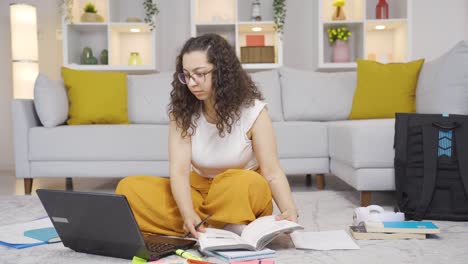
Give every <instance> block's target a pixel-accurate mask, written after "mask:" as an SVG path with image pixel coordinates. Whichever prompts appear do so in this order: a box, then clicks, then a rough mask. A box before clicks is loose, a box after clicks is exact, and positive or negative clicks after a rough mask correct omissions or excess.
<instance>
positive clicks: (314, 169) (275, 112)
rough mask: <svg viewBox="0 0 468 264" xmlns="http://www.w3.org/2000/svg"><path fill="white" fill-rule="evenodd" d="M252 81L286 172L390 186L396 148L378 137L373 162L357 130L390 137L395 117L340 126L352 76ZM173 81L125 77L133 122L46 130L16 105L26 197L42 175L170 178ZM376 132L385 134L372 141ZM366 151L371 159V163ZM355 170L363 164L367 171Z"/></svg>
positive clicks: (26, 104)
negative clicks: (265, 106)
mask: <svg viewBox="0 0 468 264" xmlns="http://www.w3.org/2000/svg"><path fill="white" fill-rule="evenodd" d="M252 77H253V79H254V81H255V82H256V83H257V84H258V86H259V87H260V88H261V89H262V92H263V94H264V96H265V98H266V101H267V103H268V111H269V114H270V116H271V119H272V120H273V125H274V129H275V133H276V137H277V141H278V154H279V158H280V162H281V165H282V167H283V169H284V171H285V173H286V174H288V175H296V174H302V175H309V177H310V175H311V174H315V175H316V180H317V185H318V188H319V189H321V188H323V184H324V179H323V177H324V174H326V173H330V172H332V173H335V174H337V175H338V176H339V177H340V175H341V174H343V175H342V177H340V178H342V179H344V180H345V181H346V182H348V183H349V184H351V185H352V186H353V187H355V188H356V189H357V190H359V191H372V190H391V189H392V188H394V185H393V180H392V179H391V176H392V175H391V173H389V171H390V170H391V167H392V166H393V163H392V151H393V150H392V148H388V147H387V145H388V144H386V143H387V140H380V139H379V138H376V140H375V141H376V144H379V143H381V144H384V145H385V148H380V149H384V150H385V152H388V153H387V154H386V155H384V157H382V158H385V159H388V160H385V161H384V162H381V161H378V160H375V162H374V161H373V160H372V158H376V157H375V155H372V154H371V153H368V152H367V149H366V146H364V145H362V146H357V145H356V144H355V143H354V141H356V140H362V137H361V136H362V135H361V134H359V133H360V132H361V131H362V129H361V127H366V129H371V127H372V126H374V124H375V126H377V127H381V124H383V123H385V124H388V128H384V129H385V130H388V131H389V132H388V133H386V134H385V139H387V136H391V134H392V133H391V131H393V130H392V129H391V126H392V120H368V121H364V122H360V121H358V122H356V121H338V120H346V118H347V116H348V115H349V112H350V109H351V104H352V97H353V93H354V89H355V83H356V75H355V73H313V72H306V71H298V70H294V69H288V68H283V69H279V70H271V71H265V72H258V73H254V74H252ZM171 78H172V73H169V72H165V73H160V74H153V75H146V76H138V75H135V76H131V75H130V76H129V77H128V110H129V119H130V120H131V122H132V124H130V125H79V126H68V125H60V126H57V127H51V128H50V127H43V126H42V125H41V123H40V121H39V118H38V117H37V114H36V111H35V108H34V103H33V101H32V100H13V103H12V112H13V129H14V150H15V162H16V176H17V177H18V178H23V179H25V192H26V193H30V191H31V186H32V179H34V178H39V177H60V178H74V177H125V176H128V175H136V174H145V175H157V176H168V175H169V170H168V157H167V147H168V146H167V137H168V134H167V133H168V129H167V124H168V118H167V113H166V106H167V104H168V102H169V91H170V89H171V86H170V81H171ZM380 135H384V134H380V133H379V134H377V135H376V136H380ZM345 136H347V138H346V137H345ZM374 147H375V145H374ZM363 149H364V150H363ZM354 152H356V153H354ZM367 154H371V156H369V158H370V161H369V159H367V158H366V155H367ZM361 159H364V160H366V162H364V163H362V162H361V161H360V160H361ZM330 165H332V166H330ZM356 166H357V167H356ZM359 166H365V170H364V171H361V170H360V167H359ZM363 168H364V167H363ZM374 169H375V171H376V172H377V173H378V174H379V173H383V176H381V175H375V176H374V179H375V180H371V181H370V182H371V183H366V184H362V181H361V180H358V179H360V177H367V176H366V175H368V174H369V173H371V172H369V170H371V171H373V170H374ZM372 173H373V172H372ZM344 174H346V176H345V175H344ZM361 174H363V175H364V176H363V175H361ZM348 176H349V177H350V178H349V179H348V178H347V177H348ZM381 177H386V178H382V179H380V178H381ZM382 182H384V184H382Z"/></svg>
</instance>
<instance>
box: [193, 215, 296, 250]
mask: <svg viewBox="0 0 468 264" xmlns="http://www.w3.org/2000/svg"><path fill="white" fill-rule="evenodd" d="M299 229H303V227H302V226H301V225H299V224H297V223H295V222H292V221H288V220H279V221H277V220H275V216H273V215H270V216H264V217H260V218H257V219H256V220H254V221H253V222H251V223H250V224H248V225H247V226H246V227H245V228H244V230H243V231H242V233H241V235H240V236H239V235H237V234H235V233H233V232H231V231H227V230H222V229H217V228H206V229H205V230H206V232H205V233H198V243H199V244H200V250H202V251H206V250H211V251H213V250H226V249H227V250H233V249H246V250H253V251H255V250H262V249H263V248H265V246H266V245H267V244H268V243H270V242H271V241H272V240H273V239H274V238H275V237H277V236H278V235H279V234H281V233H285V232H292V231H295V230H299Z"/></svg>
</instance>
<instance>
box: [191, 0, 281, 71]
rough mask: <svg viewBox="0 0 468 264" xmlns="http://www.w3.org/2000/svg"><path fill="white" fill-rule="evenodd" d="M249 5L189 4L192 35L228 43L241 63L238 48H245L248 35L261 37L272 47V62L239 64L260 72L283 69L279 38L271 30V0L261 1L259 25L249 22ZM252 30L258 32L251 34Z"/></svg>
mask: <svg viewBox="0 0 468 264" xmlns="http://www.w3.org/2000/svg"><path fill="white" fill-rule="evenodd" d="M251 5H252V1H246V0H191V2H190V8H191V12H190V13H191V20H190V21H191V35H192V36H193V37H195V36H200V35H203V34H206V33H216V34H219V35H221V36H223V37H225V38H226V39H227V41H228V42H229V43H230V44H231V45H232V46H233V47H234V48H235V49H236V53H237V56H238V57H239V58H240V59H241V47H246V46H247V44H246V37H247V35H249V36H252V35H263V37H264V45H265V46H272V47H273V50H274V60H273V61H272V62H271V63H270V62H269V63H242V66H243V67H244V69H251V70H263V69H273V68H278V67H281V66H282V65H283V47H282V42H281V38H280V35H279V34H278V33H277V32H276V31H275V29H274V25H275V23H274V20H273V0H260V5H261V15H262V20H261V21H252V19H251ZM253 28H257V29H261V31H253V30H252V29H253Z"/></svg>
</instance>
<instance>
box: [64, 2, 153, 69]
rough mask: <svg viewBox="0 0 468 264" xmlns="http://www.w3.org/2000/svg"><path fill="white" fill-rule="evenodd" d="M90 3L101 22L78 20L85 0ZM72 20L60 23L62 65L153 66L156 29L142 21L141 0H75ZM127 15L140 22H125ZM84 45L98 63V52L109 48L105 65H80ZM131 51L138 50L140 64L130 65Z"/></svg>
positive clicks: (76, 66)
mask: <svg viewBox="0 0 468 264" xmlns="http://www.w3.org/2000/svg"><path fill="white" fill-rule="evenodd" d="M89 2H91V3H93V4H94V5H95V6H96V9H97V10H98V12H97V13H98V14H99V15H101V16H103V18H104V22H91V23H89V22H81V21H80V16H81V14H82V13H83V7H84V6H85V5H86V4H87V3H89ZM72 10H73V21H72V22H73V23H68V24H63V29H62V30H63V42H62V45H63V54H64V55H63V65H64V66H66V67H71V68H74V69H86V70H109V71H113V70H122V71H132V72H137V71H155V70H156V33H155V31H151V30H150V27H149V26H148V25H147V24H146V23H145V22H143V19H144V15H145V11H144V7H143V0H132V1H128V0H74V1H73V7H72ZM128 18H133V19H135V18H136V19H139V20H141V22H127V19H128ZM84 47H90V48H91V49H92V51H93V56H94V57H96V59H97V60H98V63H100V54H101V52H102V51H103V50H104V49H106V50H107V51H108V63H107V64H105V65H100V64H98V65H82V64H80V63H81V54H82V51H83V48H84ZM131 52H138V53H139V56H140V58H141V61H142V65H139V66H129V65H128V59H129V56H130V53H131Z"/></svg>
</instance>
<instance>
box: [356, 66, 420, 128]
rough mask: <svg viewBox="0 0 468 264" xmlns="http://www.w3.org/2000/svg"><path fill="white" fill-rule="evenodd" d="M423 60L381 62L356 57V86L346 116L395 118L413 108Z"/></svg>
mask: <svg viewBox="0 0 468 264" xmlns="http://www.w3.org/2000/svg"><path fill="white" fill-rule="evenodd" d="M423 63H424V60H423V59H421V60H417V61H412V62H408V63H389V64H382V63H379V62H376V61H368V60H361V59H358V60H357V86H356V92H355V94H354V98H353V107H352V109H351V114H350V116H349V119H369V118H395V113H397V112H405V113H413V112H415V111H416V103H415V94H416V85H417V84H418V76H419V71H420V69H421V66H422V64H423Z"/></svg>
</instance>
